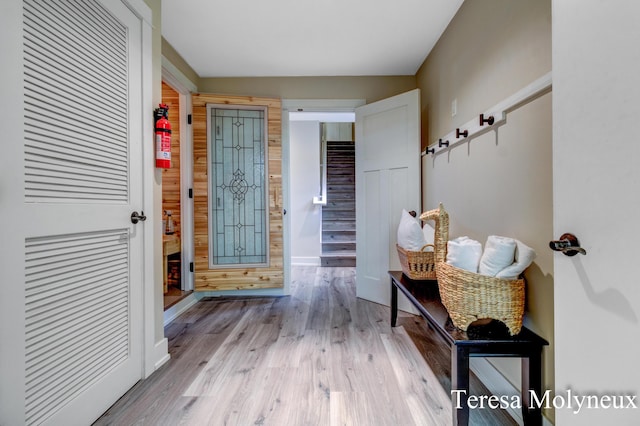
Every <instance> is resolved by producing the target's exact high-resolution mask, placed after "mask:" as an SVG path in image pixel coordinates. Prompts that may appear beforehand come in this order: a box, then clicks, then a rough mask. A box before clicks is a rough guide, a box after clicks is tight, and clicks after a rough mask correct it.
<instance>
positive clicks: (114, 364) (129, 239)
mask: <svg viewBox="0 0 640 426" xmlns="http://www.w3.org/2000/svg"><path fill="white" fill-rule="evenodd" d="M1 23H2V25H1V27H2V29H1V30H0V35H1V36H2V39H3V44H4V47H3V48H2V49H3V50H2V52H1V53H2V57H3V67H2V68H3V69H2V71H1V73H2V79H0V80H2V83H0V84H2V93H3V104H4V105H3V106H2V110H1V111H0V112H2V114H6V115H4V117H5V119H7V120H8V121H7V122H5V129H7V133H6V134H5V135H6V138H5V139H4V142H3V149H4V148H5V147H6V148H7V150H6V151H5V152H4V154H5V157H4V158H5V160H6V161H5V165H4V166H3V167H2V168H1V169H2V171H1V172H0V173H1V175H0V179H1V182H2V186H3V188H2V191H1V192H2V195H1V197H2V201H1V217H2V220H3V225H2V226H3V234H4V235H5V236H6V241H5V244H3V247H2V258H3V265H2V269H3V276H4V278H3V281H4V284H5V285H3V289H4V288H6V289H7V293H6V294H3V297H2V298H0V323H1V324H2V327H3V328H2V336H1V341H2V344H1V345H0V346H1V347H2V349H1V352H0V356H1V358H0V361H1V362H0V365H1V367H0V383H1V384H0V424H7V425H9V424H68V425H72V424H90V423H91V422H92V421H93V420H95V419H96V418H97V417H98V416H100V415H101V413H103V412H104V411H105V410H106V409H107V408H108V407H109V406H110V405H111V404H112V403H113V402H115V401H116V400H117V399H118V398H119V397H120V396H121V395H122V394H124V392H126V390H128V389H129V388H130V387H131V386H132V385H133V384H135V382H136V381H138V380H139V379H140V378H141V376H142V341H143V339H142V239H143V231H144V223H143V222H141V223H138V224H137V225H133V224H132V222H131V219H130V216H131V213H132V212H133V211H134V210H136V211H138V212H140V211H141V207H142V138H141V135H142V123H143V121H145V120H143V117H142V95H141V93H142V90H141V78H142V68H141V66H142V62H141V61H142V45H141V43H142V36H141V28H142V25H141V21H140V19H139V18H137V17H136V16H135V15H134V14H133V13H132V12H131V11H130V10H129V8H128V7H127V6H125V5H124V4H123V3H122V2H121V1H120V0H100V1H98V0H87V1H82V2H76V3H74V4H73V5H72V4H70V3H68V2H42V1H39V0H25V1H24V2H21V1H16V0H13V1H11V2H4V4H3V6H2V22H1ZM5 24H6V25H5ZM13 86H17V89H16V88H14V87H13ZM4 94H6V95H7V96H4ZM7 104H8V105H10V107H7ZM149 113H150V112H149ZM9 327H10V329H9Z"/></svg>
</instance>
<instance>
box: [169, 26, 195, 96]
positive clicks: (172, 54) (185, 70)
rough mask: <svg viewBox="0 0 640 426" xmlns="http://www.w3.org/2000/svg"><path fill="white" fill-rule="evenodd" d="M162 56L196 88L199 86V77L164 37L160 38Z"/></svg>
mask: <svg viewBox="0 0 640 426" xmlns="http://www.w3.org/2000/svg"><path fill="white" fill-rule="evenodd" d="M162 56H164V57H165V58H166V59H167V60H168V61H169V62H171V64H173V65H174V66H175V67H176V68H178V69H179V70H180V71H181V72H182V74H184V76H185V77H187V79H189V81H191V82H192V83H193V84H194V85H195V86H196V87H197V86H198V85H199V84H200V76H198V73H196V72H195V71H194V70H193V68H191V66H190V65H189V64H188V63H187V61H185V60H184V59H183V58H182V56H180V54H179V53H178V52H177V51H176V50H175V49H174V48H173V46H171V45H170V44H169V42H168V41H167V40H165V39H164V37H163V38H162Z"/></svg>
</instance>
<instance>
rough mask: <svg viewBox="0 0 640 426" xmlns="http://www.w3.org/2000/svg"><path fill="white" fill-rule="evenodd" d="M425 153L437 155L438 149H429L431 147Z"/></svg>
mask: <svg viewBox="0 0 640 426" xmlns="http://www.w3.org/2000/svg"><path fill="white" fill-rule="evenodd" d="M425 152H426V153H427V154H435V152H436V149H435V148H429V147H427V149H426V150H425Z"/></svg>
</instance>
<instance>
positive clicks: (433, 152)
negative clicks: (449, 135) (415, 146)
mask: <svg viewBox="0 0 640 426" xmlns="http://www.w3.org/2000/svg"><path fill="white" fill-rule="evenodd" d="M440 140H442V139H440ZM425 152H426V153H427V154H435V153H436V149H435V148H429V147H427V149H426V150H425Z"/></svg>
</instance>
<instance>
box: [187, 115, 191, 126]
mask: <svg viewBox="0 0 640 426" xmlns="http://www.w3.org/2000/svg"><path fill="white" fill-rule="evenodd" d="M187 124H191V114H188V115H187Z"/></svg>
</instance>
